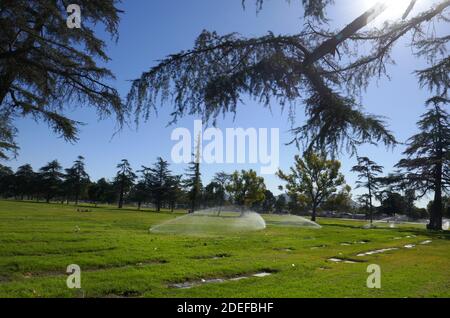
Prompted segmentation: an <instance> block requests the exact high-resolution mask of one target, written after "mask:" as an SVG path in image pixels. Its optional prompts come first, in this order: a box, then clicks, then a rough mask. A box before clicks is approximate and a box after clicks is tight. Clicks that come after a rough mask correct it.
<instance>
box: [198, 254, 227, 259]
mask: <svg viewBox="0 0 450 318" xmlns="http://www.w3.org/2000/svg"><path fill="white" fill-rule="evenodd" d="M228 257H231V254H228V253H219V254H214V255H199V256H193V257H191V258H192V259H199V260H200V259H224V258H228Z"/></svg>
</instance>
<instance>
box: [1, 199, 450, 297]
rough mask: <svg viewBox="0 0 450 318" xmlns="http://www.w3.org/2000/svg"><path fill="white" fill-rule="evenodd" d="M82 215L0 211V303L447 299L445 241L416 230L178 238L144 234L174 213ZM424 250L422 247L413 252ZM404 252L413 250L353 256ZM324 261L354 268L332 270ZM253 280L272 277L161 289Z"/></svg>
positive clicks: (333, 224)
mask: <svg viewBox="0 0 450 318" xmlns="http://www.w3.org/2000/svg"><path fill="white" fill-rule="evenodd" d="M91 210H92V212H88V213H80V212H77V211H76V208H75V207H73V206H63V205H58V204H50V205H48V204H44V203H30V202H11V201H0V296H1V297H127V296H133V297H449V296H450V271H449V267H450V234H449V232H445V233H434V234H433V233H429V232H427V231H425V230H424V229H422V228H421V227H419V226H411V227H407V226H403V227H400V228H394V229H390V228H383V229H362V228H361V226H362V225H364V224H365V222H358V221H344V220H333V219H319V224H320V225H322V229H308V228H298V227H286V226H276V225H271V224H269V225H268V227H267V229H265V230H262V231H257V232H247V233H227V234H226V235H214V236H182V235H170V234H154V233H149V231H148V229H149V228H150V227H151V226H152V225H155V224H159V223H161V222H163V221H166V220H170V219H172V218H174V217H177V216H180V213H178V214H171V213H168V212H167V213H153V212H150V211H142V212H138V211H133V210H132V209H125V210H123V211H120V210H117V209H115V208H111V207H98V208H91ZM424 240H432V243H431V244H429V245H420V244H418V243H419V242H422V241H424ZM362 241H365V242H366V243H365V244H363V243H362ZM342 243H347V244H348V245H342ZM406 244H417V246H416V247H415V248H413V249H405V248H400V249H399V250H396V251H389V252H386V253H382V254H376V255H371V256H365V257H358V256H356V254H358V253H360V252H365V251H369V250H374V249H380V248H387V247H403V246H404V245H406ZM214 256H220V257H216V258H214ZM331 257H339V258H348V259H353V260H357V261H358V262H357V263H354V264H346V263H333V262H331V261H329V260H328V259H329V258H331ZM69 264H78V265H79V266H80V267H81V270H82V276H81V284H82V289H81V290H71V289H68V288H67V287H66V278H67V274H65V270H66V267H67V266H68V265H69ZM369 264H378V265H380V266H381V270H382V288H381V289H368V288H367V287H366V279H367V277H368V273H366V269H367V266H368V265H369ZM260 271H270V272H272V275H271V276H267V277H263V278H258V277H251V278H247V279H242V280H239V281H226V282H223V283H212V284H202V285H200V286H196V287H193V288H191V289H177V288H173V287H170V285H171V284H173V283H182V282H186V281H198V280H201V279H207V278H226V277H236V276H240V275H247V274H252V273H256V272H260Z"/></svg>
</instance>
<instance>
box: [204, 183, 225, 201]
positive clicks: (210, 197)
mask: <svg viewBox="0 0 450 318" xmlns="http://www.w3.org/2000/svg"><path fill="white" fill-rule="evenodd" d="M224 197H225V189H224V188H223V187H222V185H221V184H219V183H218V182H215V181H211V182H210V183H209V184H208V185H207V186H206V187H205V189H204V191H203V202H204V203H205V204H206V205H207V206H219V207H220V206H222V205H223V201H224Z"/></svg>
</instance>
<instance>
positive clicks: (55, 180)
mask: <svg viewBox="0 0 450 318" xmlns="http://www.w3.org/2000/svg"><path fill="white" fill-rule="evenodd" d="M61 170H62V167H61V165H60V164H59V162H58V161H57V160H53V161H51V162H49V163H48V164H46V165H45V166H43V167H42V168H41V169H39V178H40V183H41V189H42V191H43V192H44V194H45V200H46V202H47V203H50V200H51V199H52V198H54V197H55V196H57V195H59V194H61V185H62V178H63V177H64V174H63V173H62V172H61Z"/></svg>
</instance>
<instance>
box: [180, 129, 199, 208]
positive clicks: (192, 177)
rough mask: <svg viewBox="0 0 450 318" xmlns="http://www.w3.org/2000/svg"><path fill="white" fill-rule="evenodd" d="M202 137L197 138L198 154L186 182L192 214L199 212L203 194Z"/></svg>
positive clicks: (189, 169) (190, 165) (190, 167)
mask: <svg viewBox="0 0 450 318" xmlns="http://www.w3.org/2000/svg"><path fill="white" fill-rule="evenodd" d="M200 151H201V149H200V135H199V136H198V138H197V143H196V153H195V156H194V161H193V162H191V163H190V164H189V168H188V171H187V173H186V176H187V179H185V180H184V182H183V183H184V187H185V188H187V189H188V190H187V191H188V197H189V201H190V202H191V213H194V212H195V211H196V210H197V207H198V205H199V201H200V199H201V194H202V191H203V184H202V178H201V173H200V161H201V153H200Z"/></svg>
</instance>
